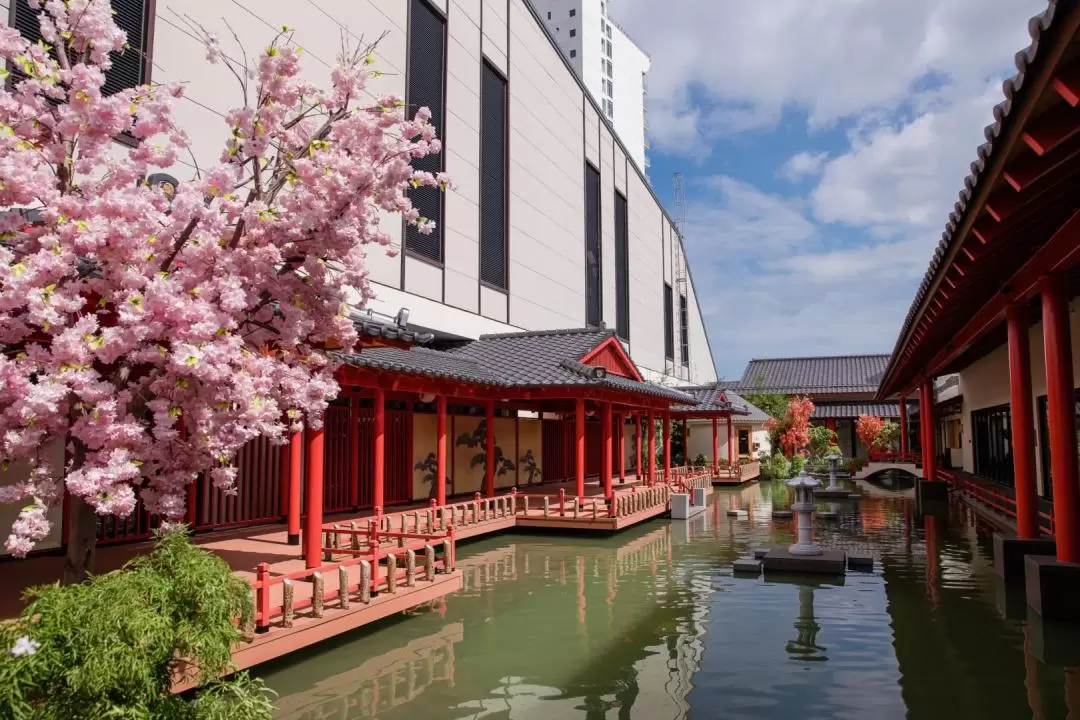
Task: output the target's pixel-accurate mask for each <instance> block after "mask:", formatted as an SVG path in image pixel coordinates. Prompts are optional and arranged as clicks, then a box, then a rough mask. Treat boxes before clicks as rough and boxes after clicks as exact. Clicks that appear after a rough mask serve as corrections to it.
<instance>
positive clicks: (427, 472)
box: [413, 452, 454, 500]
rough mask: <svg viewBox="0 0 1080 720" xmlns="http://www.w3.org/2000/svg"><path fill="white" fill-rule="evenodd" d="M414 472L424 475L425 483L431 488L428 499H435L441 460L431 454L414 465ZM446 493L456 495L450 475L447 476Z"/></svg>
mask: <svg viewBox="0 0 1080 720" xmlns="http://www.w3.org/2000/svg"><path fill="white" fill-rule="evenodd" d="M413 470H419V471H421V472H423V473H424V477H423V481H424V483H425V484H426V485H427V486H428V488H429V489H428V499H429V500H430V499H431V498H433V497H435V490H436V485H435V478H436V477H437V476H438V473H439V459H438V458H437V457H435V453H433V452H429V453H428V454H427V457H426V458H424V459H423V460H421V461H420V462H418V463H416V464H415V465H413ZM446 491H447V492H448V493H449V494H451V495H452V494H453V493H454V483H453V481H452V480H451V479H450V476H449V475H447V476H446Z"/></svg>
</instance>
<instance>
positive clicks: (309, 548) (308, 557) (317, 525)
mask: <svg viewBox="0 0 1080 720" xmlns="http://www.w3.org/2000/svg"><path fill="white" fill-rule="evenodd" d="M323 440H324V437H323V428H319V429H318V430H312V429H309V430H308V431H307V498H306V502H305V505H306V506H307V516H306V517H305V520H304V565H305V566H306V567H308V568H317V567H319V566H320V565H321V564H322V513H323Z"/></svg>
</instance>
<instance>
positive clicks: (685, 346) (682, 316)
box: [679, 295, 690, 365]
mask: <svg viewBox="0 0 1080 720" xmlns="http://www.w3.org/2000/svg"><path fill="white" fill-rule="evenodd" d="M679 345H680V346H681V347H680V350H681V352H682V364H683V365H689V364H690V311H689V309H688V308H687V306H686V296H685V295H680V296H679Z"/></svg>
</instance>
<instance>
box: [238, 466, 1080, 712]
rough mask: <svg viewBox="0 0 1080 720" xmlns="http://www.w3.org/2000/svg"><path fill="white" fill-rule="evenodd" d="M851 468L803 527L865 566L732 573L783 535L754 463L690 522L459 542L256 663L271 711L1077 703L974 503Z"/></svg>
mask: <svg viewBox="0 0 1080 720" xmlns="http://www.w3.org/2000/svg"><path fill="white" fill-rule="evenodd" d="M864 487H865V489H866V491H867V495H866V496H864V497H863V498H862V499H861V500H859V501H849V502H844V503H837V504H835V509H837V510H838V511H839V518H838V520H831V521H819V523H818V525H819V530H818V539H819V541H820V542H822V543H823V544H825V545H830V546H838V547H844V548H846V549H848V550H849V551H852V552H859V553H862V554H872V555H874V556H875V559H876V565H875V570H874V572H872V573H849V574H848V575H847V576H846V578H844V579H843V580H841V581H838V582H836V581H834V582H832V583H828V582H821V581H820V580H819V581H816V582H815V581H814V580H813V578H792V579H790V580H787V581H784V582H776V581H773V580H771V579H770V581H765V580H764V579H761V578H758V579H753V578H750V579H744V578H742V577H733V576H732V572H731V562H732V561H733V560H734V559H735V558H736V557H738V556H740V555H743V554H746V553H747V552H748V551H749V550H752V549H754V548H760V547H769V546H774V545H787V544H790V542H791V541H792V526H791V521H780V520H778V521H773V520H772V519H771V510H772V508H773V507H774V505H775V506H776V507H786V506H787V505H788V504H789V503H790V498H789V496H788V490H787V488H786V487H784V486H783V485H782V484H773V483H762V484H760V485H754V486H750V487H747V488H743V489H741V490H731V491H717V492H716V493H714V495H713V497H712V498H711V499H710V506H709V509H708V511H707V512H706V513H705V514H704V515H700V516H698V517H697V518H695V519H694V520H691V521H670V520H657V521H654V522H651V523H648V524H646V525H643V526H641V527H637V528H633V529H631V530H629V531H627V532H623V533H620V534H618V535H615V536H612V537H607V538H593V537H574V538H566V537H554V536H544V535H525V534H507V535H502V536H498V537H492V538H487V539H484V540H480V541H478V542H474V543H470V544H463V545H462V546H461V547H460V549H459V562H458V564H459V567H460V568H461V570H462V571H463V573H464V576H465V587H464V589H463V590H462V591H461V592H459V593H456V594H454V595H452V596H449V597H447V598H445V599H444V600H443V601H440V602H438V603H436V604H435V605H434V606H432V607H429V608H424V609H420V610H417V611H415V612H412V613H410V614H408V615H405V616H401V617H398V618H394V619H390V620H387V621H384V622H383V623H380V624H378V625H375V626H370V627H367V628H363V629H361V630H358V631H356V632H354V633H352V634H349V635H345V636H341V637H338V638H335V639H333V640H330V641H327V642H325V643H322V644H320V645H318V646H316V647H313V648H309V649H308V650H306V651H302V652H300V653H296V654H293V655H291V656H289V657H287V658H283V659H281V660H279V661H277V662H275V663H273V664H269V665H265V666H263V667H261V668H260V669H259V674H260V675H261V676H262V677H264V678H265V679H266V681H267V682H268V683H269V685H270V686H271V687H272V688H273V689H274V690H275V691H276V692H277V693H278V694H279V697H278V701H277V702H278V717H281V718H296V719H300V718H304V719H308V718H310V719H312V720H314V719H316V718H319V719H322V720H345V719H346V718H376V717H377V718H381V719H383V720H393V719H394V718H409V719H411V720H415V719H421V718H422V719H427V718H493V719H502V718H514V719H515V720H517V719H532V718H536V719H538V720H540V719H543V720H549V719H558V718H588V719H590V720H591V719H594V718H595V719H599V718H612V719H614V718H620V719H624V718H642V719H648V720H652V719H657V720H660V719H664V720H666V719H669V718H670V719H672V720H675V719H678V718H691V717H693V718H723V719H725V720H726V719H729V718H730V719H731V720H740V719H742V718H747V719H750V718H753V719H754V720H758V719H769V718H777V719H779V718H784V719H787V718H793V719H794V718H799V719H800V720H815V719H817V718H851V719H858V720H862V719H867V720H884V719H886V718H904V717H908V718H919V719H923V718H926V719H928V720H936V719H938V718H941V719H943V720H944V719H949V720H956V719H960V718H972V719H978V720H987V719H988V718H1006V719H1009V720H1012V719H1014V718H1039V719H1042V718H1046V719H1051V718H1065V717H1068V716H1069V709H1068V706H1069V705H1070V704H1072V712H1073V714H1072V717H1074V718H1075V717H1080V701H1071V702H1070V700H1071V698H1072V697H1076V698H1080V681H1078V680H1080V673H1078V671H1073V670H1066V669H1064V668H1062V667H1057V666H1053V665H1049V664H1046V663H1044V662H1042V661H1041V660H1040V659H1039V657H1038V656H1039V655H1040V652H1039V651H1038V650H1037V649H1034V648H1036V647H1040V648H1041V643H1043V642H1045V640H1040V639H1036V638H1035V636H1038V637H1039V638H1041V637H1042V636H1043V635H1044V634H1046V633H1048V632H1049V631H1048V630H1046V629H1045V628H1041V627H1038V626H1037V624H1036V623H1034V622H1033V623H1031V624H1029V623H1028V622H1027V621H1026V620H1025V619H1024V615H1025V614H1024V610H1023V606H1024V603H1023V597H1022V590H1021V591H1020V592H1021V595H1020V597H1019V598H1017V597H1016V595H1015V593H1008V592H1006V591H1005V589H1004V588H1003V586H1001V585H1000V583H999V582H998V581H997V580H996V578H995V576H994V572H993V565H992V560H991V555H990V548H989V543H988V538H987V537H985V533H984V532H983V530H982V529H981V528H978V527H977V526H976V523H975V520H974V518H973V517H972V516H971V514H970V513H969V512H968V511H966V510H964V509H962V508H951V509H949V510H948V511H947V512H943V513H941V514H939V515H938V516H920V515H919V514H918V513H917V512H916V508H915V506H914V503H913V502H912V501H911V500H910V499H909V498H908V496H909V495H910V494H911V491H910V485H909V483H907V482H903V481H897V479H896V478H891V479H886V480H885V481H883V482H877V483H875V484H873V485H866V486H864ZM732 504H737V505H738V506H739V507H742V508H744V509H747V510H748V511H749V517H748V518H743V519H735V518H729V517H727V515H726V512H725V511H726V510H727V509H728V508H729V507H731V506H732ZM822 506H823V507H825V506H827V504H826V503H822ZM1059 640H1060V638H1059ZM1070 642H1071V641H1070ZM1059 644H1060V643H1059ZM1066 644H1068V643H1066ZM1078 664H1080V663H1078Z"/></svg>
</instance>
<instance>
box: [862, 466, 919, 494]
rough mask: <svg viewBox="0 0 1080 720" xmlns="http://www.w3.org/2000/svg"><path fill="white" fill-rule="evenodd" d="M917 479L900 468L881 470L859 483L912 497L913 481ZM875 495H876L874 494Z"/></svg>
mask: <svg viewBox="0 0 1080 720" xmlns="http://www.w3.org/2000/svg"><path fill="white" fill-rule="evenodd" d="M917 479H918V478H917V477H916V476H915V475H913V474H912V473H909V472H908V471H907V470H902V469H900V468H890V469H888V470H882V471H880V472H876V473H873V474H872V475H867V476H866V477H864V478H862V479H861V482H864V483H866V484H867V485H870V486H871V487H872V488H876V489H878V490H885V491H887V492H889V493H903V494H905V495H910V496H914V492H913V491H914V490H915V481H916V480H917ZM875 494H876V493H875Z"/></svg>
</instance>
